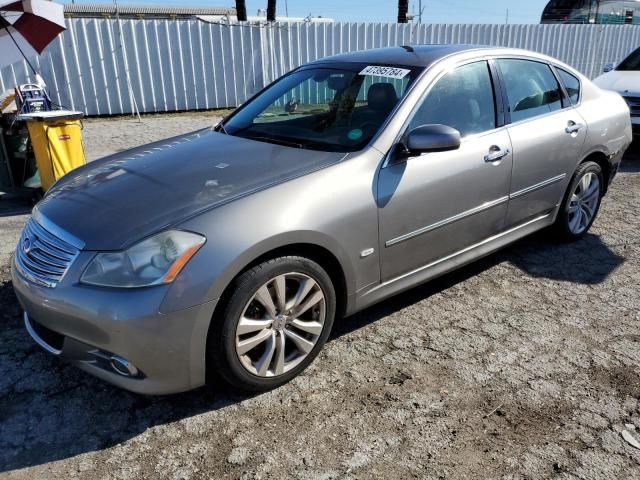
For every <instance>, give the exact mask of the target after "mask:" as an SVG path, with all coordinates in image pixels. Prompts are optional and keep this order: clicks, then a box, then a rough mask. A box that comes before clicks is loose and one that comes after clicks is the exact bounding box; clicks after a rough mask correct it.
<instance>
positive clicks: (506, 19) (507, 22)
mask: <svg viewBox="0 0 640 480" xmlns="http://www.w3.org/2000/svg"><path fill="white" fill-rule="evenodd" d="M504 23H505V24H507V25H509V9H508V8H507V16H506V18H505V22H504Z"/></svg>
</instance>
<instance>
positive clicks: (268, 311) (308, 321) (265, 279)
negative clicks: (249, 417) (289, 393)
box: [208, 257, 336, 391]
mask: <svg viewBox="0 0 640 480" xmlns="http://www.w3.org/2000/svg"><path fill="white" fill-rule="evenodd" d="M232 292H233V293H232V295H231V297H230V298H229V300H228V302H227V303H226V306H224V308H223V309H222V313H221V315H220V316H219V317H218V318H215V319H214V324H213V326H212V330H211V332H210V337H209V342H208V345H209V362H208V367H209V368H214V369H215V373H217V374H218V375H219V376H221V377H222V378H223V379H224V380H225V381H226V382H227V383H229V384H230V385H231V386H233V387H235V388H237V389H240V390H247V391H264V390H269V389H272V388H275V387H277V386H279V385H282V384H283V383H286V382H288V381H289V380H291V379H292V378H294V377H295V376H296V375H298V374H299V373H300V372H302V370H304V369H305V368H306V367H307V366H308V365H309V364H310V363H311V362H312V361H313V360H314V358H315V357H316V356H317V355H318V353H319V351H320V349H321V348H322V346H323V345H324V343H325V342H326V340H327V337H328V336H329V333H330V332H331V327H332V326H333V320H334V317H335V312H336V295H335V291H334V287H333V285H332V283H331V279H330V277H329V275H328V274H327V273H326V272H325V271H324V269H323V268H322V267H321V266H320V265H318V264H317V263H316V262H314V261H312V260H309V259H307V258H303V257H281V258H276V259H272V260H268V261H266V262H264V263H261V264H260V265H257V266H256V267H254V268H251V269H249V270H247V271H246V272H244V273H243V274H241V275H240V276H239V277H238V278H237V279H236V280H235V281H234V283H233V285H232Z"/></svg>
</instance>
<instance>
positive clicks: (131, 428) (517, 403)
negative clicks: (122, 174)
mask: <svg viewBox="0 0 640 480" xmlns="http://www.w3.org/2000/svg"><path fill="white" fill-rule="evenodd" d="M100 130H101V131H102V132H104V131H103V129H100ZM139 133H140V131H139V132H138V136H140V135H139ZM103 134H104V133H102V134H101V135H103ZM634 156H635V157H637V158H636V159H634V160H628V161H627V162H626V164H625V167H624V170H623V172H622V173H620V174H619V176H618V178H617V179H616V181H615V183H614V185H613V187H612V189H611V190H610V193H609V195H608V196H607V197H606V198H605V200H604V204H603V207H602V210H601V213H600V216H599V218H598V220H597V221H596V223H595V225H594V228H593V229H592V231H591V233H590V234H589V235H588V236H587V237H586V238H585V239H584V240H582V241H580V242H578V243H574V244H571V245H561V244H557V243H554V242H553V241H551V240H550V239H549V238H548V237H547V235H546V234H545V233H540V234H538V235H535V236H534V237H531V238H528V239H526V240H524V241H521V242H519V243H517V244H515V245H513V246H511V247H509V248H507V249H506V250H503V251H501V252H499V253H497V254H494V255H492V256H490V257H488V258H486V259H484V260H481V261H479V262H477V263H475V264H472V265H470V266H468V267H466V268H464V269H462V270H460V271H458V272H456V273H454V274H451V275H448V276H446V277H443V278H441V279H439V280H437V281H435V282H431V283H429V284H427V285H425V286H421V287H418V288H416V289H414V290H412V291H410V292H408V293H405V294H403V295H400V296H398V297H396V298H394V299H391V300H389V301H386V302H384V303H382V304H380V305H378V306H375V307H373V308H370V309H368V310H366V311H364V312H362V313H360V314H358V315H356V316H354V317H351V318H347V319H344V320H342V321H340V322H338V324H337V326H336V329H335V332H334V333H333V335H332V338H331V340H330V341H329V343H328V344H327V345H326V347H325V349H324V351H323V352H322V353H321V354H320V356H319V358H318V359H317V360H316V362H315V363H314V364H313V365H312V366H311V367H310V368H309V369H308V370H307V371H306V372H305V373H304V374H303V375H302V376H300V377H299V378H297V379H296V380H294V381H293V382H291V383H290V384H288V385H285V386H283V387H281V388H279V389H277V390H275V391H273V392H270V393H266V394H262V395H257V396H252V397H248V396H240V395H238V394H234V393H232V392H227V391H221V390H216V389H214V388H210V387H207V388H202V389H199V390H197V391H194V392H191V393H186V394H180V395H175V396H170V397H143V396H138V395H134V394H130V393H127V392H124V391H122V390H118V389H117V388H114V387H111V386H109V385H107V384H105V383H103V382H101V381H99V380H96V379H94V378H92V377H90V376H88V375H87V374H85V373H83V372H81V371H79V370H76V369H75V368H74V367H72V366H69V365H67V364H65V363H63V362H60V361H59V360H58V359H56V358H53V357H52V356H50V355H49V354H47V353H46V352H44V351H43V350H41V349H40V348H39V347H38V346H36V345H35V344H34V343H33V341H32V340H31V339H30V338H29V336H28V335H27V333H26V332H25V330H24V328H23V325H22V321H21V311H20V308H19V306H18V304H17V302H16V300H15V297H14V295H13V292H12V288H11V283H10V275H9V256H10V253H11V250H12V249H13V246H14V244H15V241H16V239H17V236H18V234H19V231H20V229H21V227H22V225H23V223H24V220H25V217H23V216H7V217H5V218H0V324H1V329H0V392H1V393H0V478H2V479H62V478H78V479H96V480H98V479H100V480H102V479H105V480H106V479H175V480H180V479H184V480H186V479H226V478H232V479H271V478H276V479H279V478H294V479H368V478H384V479H396V478H399V479H400V478H402V479H405V478H420V479H541V478H555V479H566V480H569V479H588V480H596V479H606V480H611V479H636V478H638V479H640V449H635V448H634V447H632V446H631V445H630V444H629V443H627V442H626V441H625V439H624V438H623V437H622V432H623V431H624V430H626V431H628V432H629V433H630V434H631V435H632V436H633V437H635V438H636V439H637V440H639V441H640V403H639V401H640V292H639V289H640V215H639V212H640V154H638V152H637V151H636V152H635V154H634Z"/></svg>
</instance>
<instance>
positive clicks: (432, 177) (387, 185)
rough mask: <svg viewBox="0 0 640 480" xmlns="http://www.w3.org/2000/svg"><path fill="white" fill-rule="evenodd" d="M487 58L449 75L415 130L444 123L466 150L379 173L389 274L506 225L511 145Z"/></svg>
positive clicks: (384, 266)
mask: <svg viewBox="0 0 640 480" xmlns="http://www.w3.org/2000/svg"><path fill="white" fill-rule="evenodd" d="M493 85H494V82H493V80H492V76H491V72H490V69H489V66H488V64H487V62H485V61H481V62H474V63H470V64H466V65H463V66H460V67H458V68H457V69H455V70H454V71H452V72H450V73H448V74H446V75H444V76H443V77H441V79H440V80H438V81H437V82H436V83H435V85H434V86H433V88H431V89H430V91H429V92H428V94H427V96H426V97H425V99H424V100H423V102H422V104H421V105H420V106H419V107H418V108H417V109H416V111H415V113H414V114H413V118H412V120H411V121H410V122H409V125H408V127H407V132H408V131H410V130H411V129H413V128H415V127H417V126H420V125H426V124H443V125H448V126H451V127H453V128H456V129H457V130H459V131H460V133H461V135H462V137H463V138H462V144H461V146H460V148H459V149H458V150H454V151H449V152H436V153H427V154H423V155H420V156H416V157H413V158H407V159H402V160H396V161H394V159H393V158H391V159H390V161H389V163H388V165H387V166H385V167H383V168H381V170H380V175H379V179H378V205H379V219H380V252H381V253H380V258H381V274H382V280H383V281H388V280H391V279H393V278H395V277H398V276H401V275H403V274H406V273H409V272H411V271H412V270H415V269H418V268H421V267H424V266H426V265H429V264H431V263H433V262H436V261H438V260H440V259H442V258H445V257H447V256H448V255H451V254H453V253H455V252H458V251H460V250H463V249H464V248H466V247H469V246H471V245H473V244H475V243H477V242H479V241H481V240H483V239H485V238H488V237H490V236H492V235H494V234H496V233H497V232H499V231H501V230H502V228H503V226H504V220H505V215H506V211H507V205H508V199H509V185H510V181H511V167H512V156H511V153H510V152H511V143H510V140H509V135H508V133H507V130H506V129H505V128H496V103H495V96H494V88H493Z"/></svg>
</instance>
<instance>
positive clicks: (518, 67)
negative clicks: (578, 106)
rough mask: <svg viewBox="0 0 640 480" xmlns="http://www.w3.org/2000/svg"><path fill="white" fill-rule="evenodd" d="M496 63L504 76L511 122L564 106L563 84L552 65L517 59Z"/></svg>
mask: <svg viewBox="0 0 640 480" xmlns="http://www.w3.org/2000/svg"><path fill="white" fill-rule="evenodd" d="M497 63H498V65H499V66H500V70H501V71H502V75H503V77H504V82H505V86H506V89H507V97H509V111H510V112H511V121H512V122H518V121H520V120H526V119H527V118H532V117H536V116H538V115H544V114H545V113H549V112H554V111H556V110H560V109H562V94H561V91H560V86H559V85H558V81H557V80H556V77H555V75H554V74H553V72H552V71H551V68H550V67H549V65H547V64H546V63H540V62H533V61H530V60H516V59H502V60H498V61H497Z"/></svg>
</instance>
